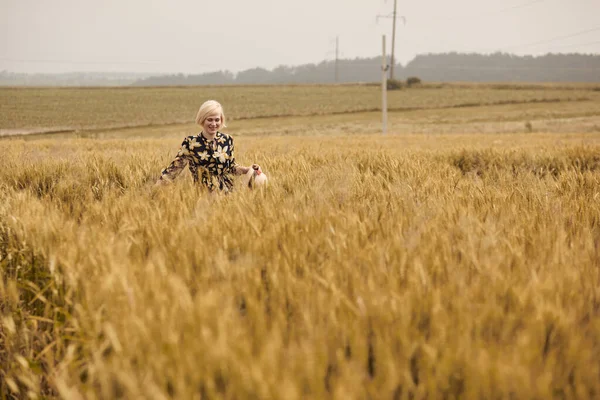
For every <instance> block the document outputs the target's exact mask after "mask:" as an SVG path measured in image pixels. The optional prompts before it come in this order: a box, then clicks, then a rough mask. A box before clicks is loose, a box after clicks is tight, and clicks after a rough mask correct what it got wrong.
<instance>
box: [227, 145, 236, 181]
mask: <svg viewBox="0 0 600 400" xmlns="http://www.w3.org/2000/svg"><path fill="white" fill-rule="evenodd" d="M229 151H230V153H229V168H228V169H227V172H229V173H230V174H234V175H235V170H236V168H237V167H238V163H237V162H236V161H235V153H234V151H233V138H232V137H229Z"/></svg>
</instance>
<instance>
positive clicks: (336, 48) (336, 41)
mask: <svg viewBox="0 0 600 400" xmlns="http://www.w3.org/2000/svg"><path fill="white" fill-rule="evenodd" d="M339 44H340V37H339V36H336V37H335V82H336V83H337V82H338V78H339V74H338V60H339V54H340V53H339Z"/></svg>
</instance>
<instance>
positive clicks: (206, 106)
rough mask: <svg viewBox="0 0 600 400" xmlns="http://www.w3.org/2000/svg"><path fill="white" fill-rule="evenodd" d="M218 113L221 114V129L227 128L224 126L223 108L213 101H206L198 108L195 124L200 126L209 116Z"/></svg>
mask: <svg viewBox="0 0 600 400" xmlns="http://www.w3.org/2000/svg"><path fill="white" fill-rule="evenodd" d="M218 112H220V113H221V128H225V127H227V125H226V124H225V113H224V112H223V106H221V104H220V103H219V102H218V101H215V100H207V101H205V102H204V103H203V104H202V105H201V106H200V109H199V110H198V114H196V123H197V124H198V125H200V126H202V125H203V124H204V121H206V118H208V116H209V115H211V114H215V113H218Z"/></svg>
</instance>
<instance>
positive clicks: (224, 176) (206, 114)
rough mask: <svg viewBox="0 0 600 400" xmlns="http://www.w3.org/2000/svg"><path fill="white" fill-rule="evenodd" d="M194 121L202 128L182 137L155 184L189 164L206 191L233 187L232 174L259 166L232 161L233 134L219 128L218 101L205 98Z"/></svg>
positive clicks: (222, 120) (221, 122) (170, 178)
mask: <svg viewBox="0 0 600 400" xmlns="http://www.w3.org/2000/svg"><path fill="white" fill-rule="evenodd" d="M196 123H197V124H198V125H200V126H201V127H202V131H201V132H200V133H199V134H198V135H196V136H188V137H187V138H185V139H184V140H183V143H182V144H181V149H180V150H179V152H178V153H177V156H176V157H175V159H174V160H173V162H171V164H170V165H169V166H168V167H167V168H165V169H163V170H162V173H161V176H160V178H159V179H158V181H157V182H156V184H157V185H163V184H167V183H169V182H171V181H173V179H175V177H177V175H179V174H180V173H181V171H182V170H183V169H184V168H185V166H186V165H189V169H190V172H191V173H192V177H193V178H194V182H195V183H200V184H202V185H203V186H204V187H206V188H207V189H208V190H209V191H211V192H212V191H215V190H217V189H218V190H222V191H225V192H229V191H231V190H232V189H233V179H232V176H233V175H243V174H246V173H247V172H248V171H249V170H250V168H253V169H255V170H260V167H259V166H258V165H257V164H253V165H252V167H242V166H240V165H238V164H237V163H236V162H235V157H234V155H233V138H232V137H231V136H229V135H227V134H226V133H223V132H219V129H220V128H221V127H226V126H227V125H225V113H224V112H223V107H222V106H221V104H219V103H218V102H216V101H214V100H208V101H207V102H205V103H204V104H202V106H200V109H199V110H198V115H197V116H196Z"/></svg>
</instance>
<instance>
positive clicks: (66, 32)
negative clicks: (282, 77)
mask: <svg viewBox="0 0 600 400" xmlns="http://www.w3.org/2000/svg"><path fill="white" fill-rule="evenodd" d="M393 6H394V1H393V0H387V1H385V0H295V1H292V0H213V1H206V0H169V1H167V0H94V1H92V0H0V34H1V37H0V71H1V70H8V71H12V72H70V71H107V72H155V73H159V72H165V73H166V72H169V73H172V72H182V73H200V72H207V71H214V70H224V69H228V70H230V71H232V72H238V71H241V70H244V69H248V68H253V67H257V66H259V67H264V68H268V69H272V68H274V67H276V66H278V65H282V64H283V65H298V64H303V63H314V62H320V61H322V60H324V59H334V58H335V38H336V36H339V51H340V57H341V58H354V57H372V56H376V55H380V54H381V36H382V34H386V36H387V41H388V53H389V51H390V48H391V36H392V19H379V21H376V16H377V15H389V14H391V13H392V11H393ZM398 16H404V17H405V18H406V24H404V23H403V21H402V20H398V23H397V26H396V28H397V29H396V59H397V60H399V61H400V62H402V63H403V64H405V63H406V62H408V61H410V60H411V59H412V58H414V57H415V55H417V54H421V53H430V52H433V53H436V52H446V51H459V52H471V51H475V52H487V53H489V52H494V51H497V50H500V51H505V52H510V53H515V54H534V55H539V54H545V53H548V52H555V53H558V52H560V53H569V52H584V53H595V54H600V18H599V17H600V0H505V1H497V0H494V1H493V0H453V1H448V0H413V1H408V0H398Z"/></svg>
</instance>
